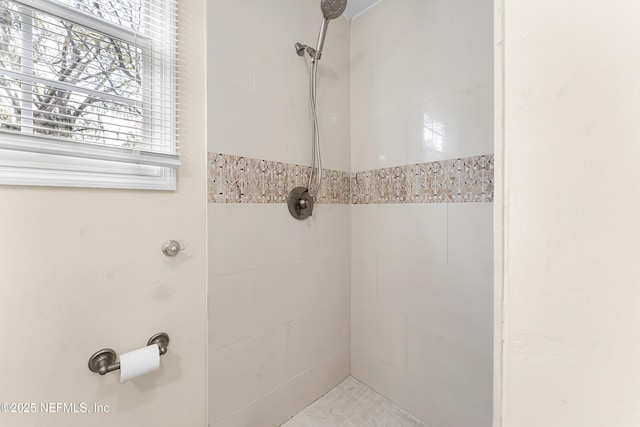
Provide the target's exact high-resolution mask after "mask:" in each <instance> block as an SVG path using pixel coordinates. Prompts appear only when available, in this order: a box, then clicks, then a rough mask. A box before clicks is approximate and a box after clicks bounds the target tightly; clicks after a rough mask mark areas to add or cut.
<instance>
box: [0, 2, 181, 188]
mask: <svg viewBox="0 0 640 427" xmlns="http://www.w3.org/2000/svg"><path fill="white" fill-rule="evenodd" d="M175 40H176V37H175V0H19V1H13V0H0V183H2V184H18V185H54V186H83V187H109V188H141V189H175V177H176V173H175V169H176V168H177V167H178V165H179V158H178V147H177V141H176V125H175V117H176V96H175V92H176V90H175V81H176V71H175V69H176V67H175V44H176V41H175Z"/></svg>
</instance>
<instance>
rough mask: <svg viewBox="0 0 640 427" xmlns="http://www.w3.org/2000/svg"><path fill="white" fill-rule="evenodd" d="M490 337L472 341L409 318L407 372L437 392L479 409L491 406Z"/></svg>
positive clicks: (491, 359) (491, 344)
mask: <svg viewBox="0 0 640 427" xmlns="http://www.w3.org/2000/svg"><path fill="white" fill-rule="evenodd" d="M491 338H492V337H485V339H484V340H482V341H478V342H475V343H474V342H471V341H469V340H468V339H467V337H466V336H464V335H457V334H455V333H452V332H451V331H446V330H441V329H438V328H434V327H432V326H431V325H430V324H428V323H422V322H419V321H416V320H414V319H411V318H409V321H408V325H407V365H408V373H409V374H410V375H414V376H415V377H417V378H419V379H420V380H421V381H422V382H423V383H424V384H429V387H432V388H434V389H437V390H438V391H439V392H440V393H442V394H446V395H451V396H454V397H456V398H457V399H459V400H461V401H464V402H467V403H468V404H470V405H475V406H477V407H479V408H490V407H491V402H492V381H493V369H492V365H493V351H492V350H493V341H492V339H491Z"/></svg>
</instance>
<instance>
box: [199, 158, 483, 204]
mask: <svg viewBox="0 0 640 427" xmlns="http://www.w3.org/2000/svg"><path fill="white" fill-rule="evenodd" d="M310 171H311V168H310V167H309V166H300V165H294V164H290V163H283V162H275V161H268V160H260V159H252V158H248V157H241V156H233V155H228V154H217V153H209V154H208V194H209V197H208V198H209V203H286V201H287V196H288V194H289V191H290V190H291V189H292V188H294V187H298V186H306V184H307V180H308V179H309V172H310ZM493 172H494V156H493V155H486V156H476V157H467V158H463V159H453V160H443V161H438V162H429V163H419V164H412V165H406V166H397V167H391V168H383V169H374V170H368V171H362V172H355V173H349V172H341V171H337V170H325V171H324V174H323V179H322V186H321V189H320V193H319V194H318V196H317V197H316V203H324V204H349V203H353V204H382V203H469V202H492V201H493Z"/></svg>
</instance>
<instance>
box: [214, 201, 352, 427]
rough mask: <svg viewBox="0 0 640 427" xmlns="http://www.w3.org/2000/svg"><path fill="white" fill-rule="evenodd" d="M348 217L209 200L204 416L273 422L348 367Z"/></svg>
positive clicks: (343, 210)
mask: <svg viewBox="0 0 640 427" xmlns="http://www.w3.org/2000/svg"><path fill="white" fill-rule="evenodd" d="M349 224H350V215H349V210H348V207H347V206H339V205H318V206H316V211H315V213H314V216H313V217H311V218H310V219H309V220H307V221H297V220H295V219H293V218H291V216H290V215H289V213H288V211H287V209H286V206H285V205H282V204H273V205H271V204H269V205H267V204H262V205H252V204H210V205H209V233H210V234H209V296H208V298H209V423H210V424H211V425H215V426H218V425H220V426H233V427H239V426H251V427H255V426H265V427H273V426H277V425H279V424H280V423H282V422H284V421H285V420H286V419H288V418H289V417H291V416H293V415H294V414H295V413H297V412H298V411H300V410H301V409H302V408H303V407H304V406H306V405H307V404H308V403H310V402H311V401H313V400H315V399H316V398H318V397H319V396H321V395H322V394H324V393H326V392H327V391H328V390H329V389H330V388H331V387H333V386H335V385H336V384H338V383H339V382H340V381H342V380H343V379H344V378H346V377H347V376H348V375H349V373H350V363H351V360H350V354H351V352H350V295H351V292H350V270H351V266H350V254H349V250H350V245H349V239H350V235H351V232H350V225H349Z"/></svg>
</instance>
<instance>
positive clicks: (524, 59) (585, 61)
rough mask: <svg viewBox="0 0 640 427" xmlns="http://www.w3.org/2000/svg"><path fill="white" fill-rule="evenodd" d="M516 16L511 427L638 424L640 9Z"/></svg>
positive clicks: (507, 206) (565, 6)
mask: <svg viewBox="0 0 640 427" xmlns="http://www.w3.org/2000/svg"><path fill="white" fill-rule="evenodd" d="M504 14H505V15H504V48H505V60H504V72H505V87H504V105H505V118H504V120H505V128H504V133H505V138H504V147H502V146H501V145H502V144H501V143H499V144H498V147H497V151H498V152H499V154H500V156H503V157H504V184H505V186H504V216H503V218H501V220H502V221H503V222H504V231H505V240H504V245H505V246H504V267H503V269H504V330H503V338H504V354H503V381H502V393H503V404H502V407H501V408H499V414H500V415H501V417H502V418H503V423H502V425H503V426H504V427H529V426H536V427H538V426H545V427H554V426H559V427H560V426H562V427H566V426H582V427H590V426H594V427H595V426H615V427H631V426H637V425H639V424H640V407H639V405H638V396H640V370H639V369H638V360H640V344H639V340H638V336H639V333H640V332H639V330H640V328H639V325H640V286H638V285H639V283H640V263H639V262H638V254H639V253H640V240H639V239H638V236H640V204H639V203H638V190H637V175H638V172H637V171H638V159H639V158H640V144H639V143H638V141H640V127H639V126H638V118H639V117H640V79H639V78H638V77H639V76H640V50H639V49H638V40H639V39H640V27H639V26H638V19H637V17H638V16H640V4H639V3H637V2H630V1H627V0H612V1H609V2H606V3H603V2H601V1H595V0H588V1H575V0H574V1H562V2H558V1H555V0H542V1H538V2H530V1H526V0H512V1H508V2H506V5H505V11H504ZM499 102H502V101H499Z"/></svg>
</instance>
